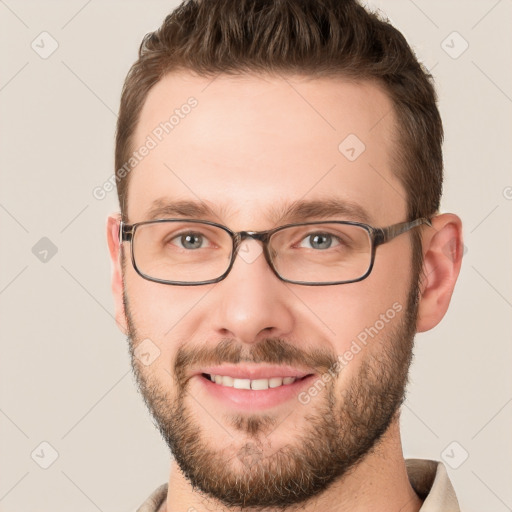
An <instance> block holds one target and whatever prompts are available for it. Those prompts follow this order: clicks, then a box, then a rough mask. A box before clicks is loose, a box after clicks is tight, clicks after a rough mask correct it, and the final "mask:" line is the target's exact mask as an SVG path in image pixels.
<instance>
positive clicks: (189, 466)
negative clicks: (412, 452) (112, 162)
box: [108, 0, 462, 512]
mask: <svg viewBox="0 0 512 512" xmlns="http://www.w3.org/2000/svg"><path fill="white" fill-rule="evenodd" d="M139 53H140V54H139V59H138V61H137V62H136V63H135V64H134V65H133V67H132V69H131V70H130V73H129V75H128V77H127V79H126V82H125V85H124V89H123V93H122V99H121V107H120V115H119V121H118V132H117V140H116V170H117V171H116V172H117V175H116V177H117V187H118V194H119V201H120V205H121V214H120V215H119V216H117V215H114V216H112V217H110V218H109V221H108V242H109V247H110V253H111V258H112V263H113V277H112V288H113V293H114V298H115V304H116V318H117V321H118V323H119V326H120V328H121V329H122V330H123V332H125V333H126V334H127V335H128V339H129V344H130V353H131V356H132V365H133V370H134V373H135V376H136V378H137V382H138V385H139V388H140V391H141V393H142V395H143V397H144V400H145V402H146V404H147V406H148V408H149V410H150V412H151V414H152V415H153V416H154V418H155V422H156V425H157V426H158V428H159V430H160V432H161V433H162V436H163V437H164V439H165V441H166V443H167V444H168V446H169V448H170V450H171V452H172V454H173V459H172V463H171V472H170V477H169V480H168V483H167V484H164V485H162V486H161V487H159V488H158V489H156V490H155V491H154V492H153V493H152V495H151V496H150V497H149V498H148V500H147V501H146V502H145V503H144V504H143V505H142V506H141V507H140V509H139V510H140V511H144V512H149V511H152V512H153V511H157V510H158V511H167V512H178V511H180V512H184V511H198V512H203V511H207V510H208V511H235V510H251V511H263V510H265V511H274V510H283V511H284V510H286V511H296V510H301V511H305V512H308V511H313V510H314V511H330V512H334V511H345V510H351V511H363V510H364V511H367V510H378V511H379V512H385V511H394V512H397V511H399V510H400V511H402V512H412V511H418V510H422V511H429V512H432V511H438V510H439V511H441V510H442V511H444V512H446V511H456V510H459V507H458V504H457V499H456V497H455V493H454V492H453V488H452V486H451V484H450V482H449V480H448V477H447V474H446V470H445V468H444V466H443V464H442V463H441V462H436V461H423V460H408V461H405V460H404V458H403V454H402V448H401V441H400V431H399V412H400V405H401V403H402V402H403V400H404V395H405V387H406V384H407V374H408V369H409V365H410V363H411V359H412V348H413V339H414V335H415V333H416V332H423V331H427V330H429V329H431V328H433V327H434V326H436V325H437V324H438V323H439V322H440V321H441V319H442V318H443V316H444V314H445V313H446V310H447V308H448V305H449V302H450V297H451V294H452V291H453V289H454V286H455V282H456V279H457V276H458V273H459V269H460V264H461V254H462V252H461V247H462V226H461V221H460V219H459V218H458V217H457V216H456V215H453V214H448V213H444V214H439V203H440V196H441V189H442V174H443V173H442V152H441V142H442V124H441V120H440V117H439V113H438V110H437V107H436V97H435V92H434V88H433V86H432V83H431V81H430V77H429V76H428V75H427V74H426V72H425V71H424V69H423V68H422V67H421V66H420V65H419V64H418V62H417V60H416V59H415V57H414V55H413V53H412V51H411V50H410V48H409V46H408V45H407V43H406V42H405V40H404V38H403V37H402V36H401V34H400V33H399V32H398V31H396V30H395V29H394V28H393V27H392V26H391V25H389V24H388V23H386V22H384V21H382V20H380V19H379V18H377V17H376V16H375V15H373V14H370V13H368V12H367V11H365V10H364V9H363V8H362V7H361V6H359V5H358V4H357V3H356V2H355V1H349V0H344V1H340V0H331V1H328V0H308V1H304V2H294V1H292V0H273V1H272V0H260V1H256V2H255V1H252V0H240V1H236V2H233V1H228V0H225V1H224V0H215V1H214V0H196V1H187V2H185V3H184V4H182V5H181V6H180V7H179V8H178V9H176V10H175V11H174V12H173V13H172V14H171V15H170V16H168V17H167V18H166V20H165V21H164V23H163V25H162V26H161V28H160V29H159V30H157V31H156V32H154V33H151V34H148V35H147V36H146V37H145V38H144V41H143V43H142V45H141V48H140V52H139ZM261 232H263V233H261Z"/></svg>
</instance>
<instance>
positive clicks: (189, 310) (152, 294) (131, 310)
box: [125, 267, 207, 366]
mask: <svg viewBox="0 0 512 512" xmlns="http://www.w3.org/2000/svg"><path fill="white" fill-rule="evenodd" d="M205 293H207V290H206V289H205V290H199V289H198V287H195V288H194V287H190V288H187V287H176V286H169V285H164V284H159V283H153V282H151V281H148V280H146V279H143V278H142V277H140V276H139V275H138V274H137V273H136V272H135V271H134V269H133V268H129V267H128V268H126V272H125V294H126V298H127V301H128V304H127V308H126V310H127V311H126V313H127V315H128V316H129V318H130V321H131V324H132V327H133V328H134V329H135V332H136V336H137V340H136V342H137V343H138V342H141V341H142V340H146V339H149V340H151V342H152V343H154V344H155V345H156V346H157V347H158V350H159V351H160V354H161V356H162V357H159V359H158V361H155V362H157V363H158V364H157V366H160V365H166V366H168V365H169V364H170V362H171V361H172V360H173V357H174V352H175V350H176V347H177V346H178V344H179V343H181V342H182V341H183V340H187V339H193V337H194V329H195V326H196V325H197V322H195V321H194V311H195V309H197V305H198V303H200V299H201V297H202V296H203V295H204V294H205Z"/></svg>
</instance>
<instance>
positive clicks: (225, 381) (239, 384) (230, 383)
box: [201, 373, 313, 391]
mask: <svg viewBox="0 0 512 512" xmlns="http://www.w3.org/2000/svg"><path fill="white" fill-rule="evenodd" d="M311 375H313V374H308V375H305V376H303V377H271V378H269V379H249V378H234V377H230V376H229V375H213V374H210V373H202V374H201V376H202V377H204V378H205V379H208V380H210V381H211V382H214V383H215V384H218V385H219V386H224V387H228V388H234V389H250V390H254V391H262V390H265V389H275V388H278V387H281V386H289V385H290V384H293V383H294V382H296V381H301V380H304V379H306V378H308V377H310V376H311Z"/></svg>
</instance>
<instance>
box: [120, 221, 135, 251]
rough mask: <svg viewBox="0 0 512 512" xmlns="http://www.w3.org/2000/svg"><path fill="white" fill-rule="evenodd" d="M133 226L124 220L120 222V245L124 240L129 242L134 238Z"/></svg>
mask: <svg viewBox="0 0 512 512" xmlns="http://www.w3.org/2000/svg"><path fill="white" fill-rule="evenodd" d="M132 235H133V226H130V225H128V224H125V223H124V222H123V221H121V222H120V223H119V245H121V244H122V243H123V242H129V241H130V240H131V239H132Z"/></svg>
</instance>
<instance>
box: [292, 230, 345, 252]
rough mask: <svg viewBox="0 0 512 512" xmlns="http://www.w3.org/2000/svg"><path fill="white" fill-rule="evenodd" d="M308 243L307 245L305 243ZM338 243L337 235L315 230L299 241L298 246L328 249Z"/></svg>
mask: <svg viewBox="0 0 512 512" xmlns="http://www.w3.org/2000/svg"><path fill="white" fill-rule="evenodd" d="M305 244H308V245H305ZM336 245H340V241H339V239H338V237H336V236H334V235H331V234H330V233H322V232H316V233H311V234H309V235H308V236H306V237H305V238H303V239H302V241H301V242H300V243H299V247H306V248H310V249H330V248H331V247H335V246H336Z"/></svg>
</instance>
